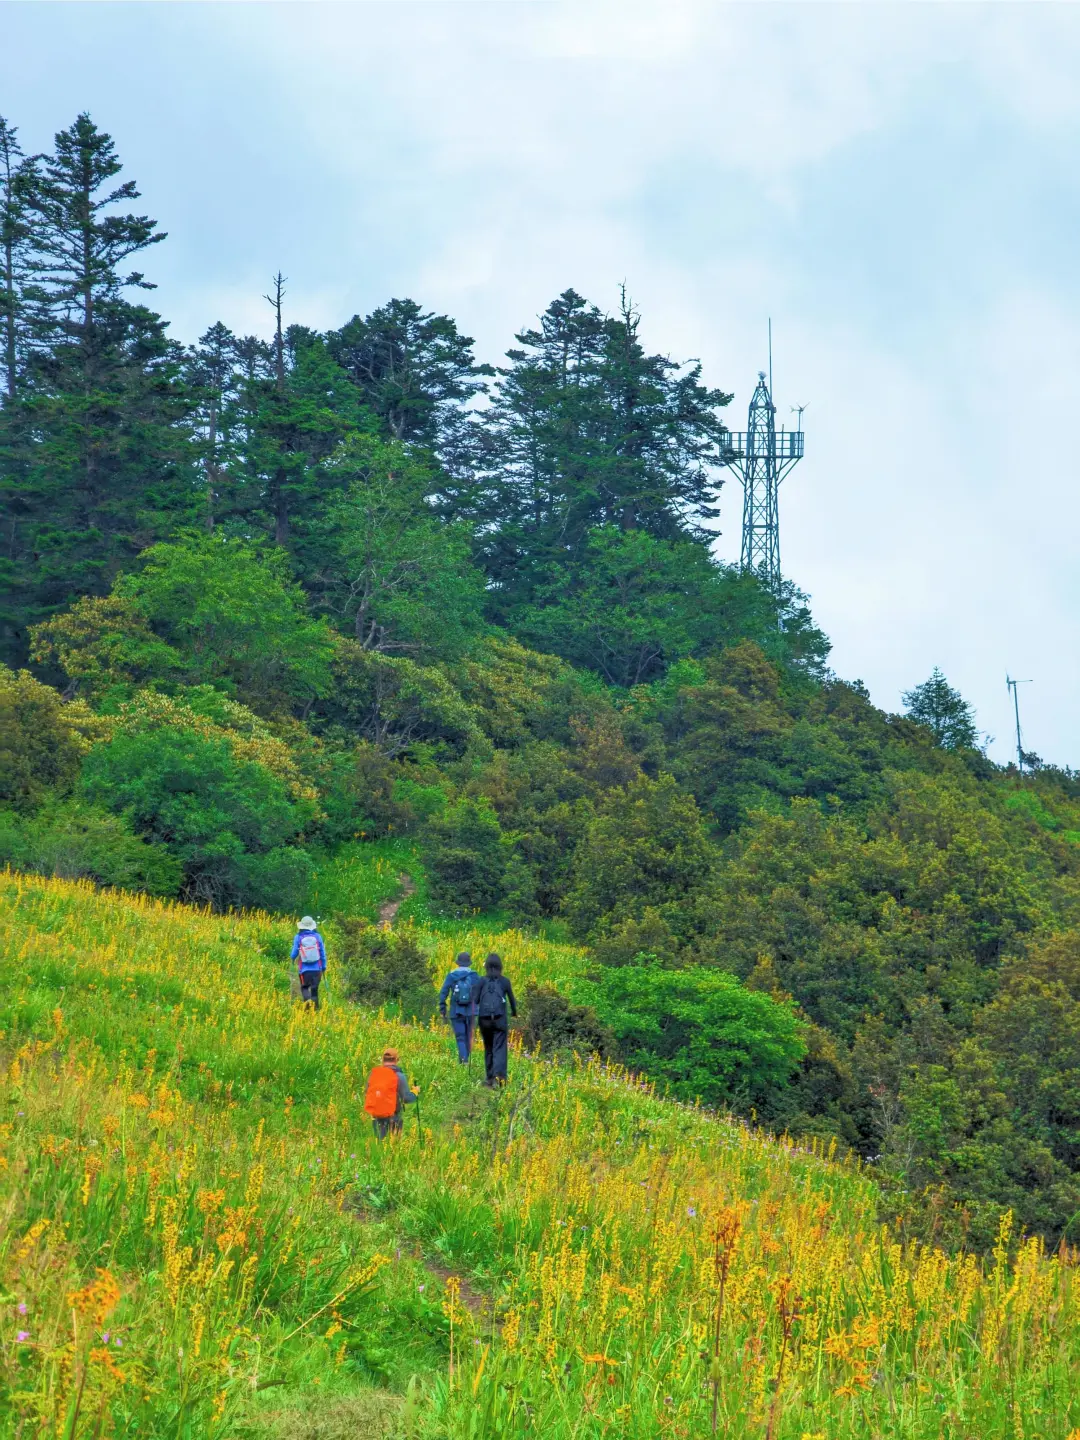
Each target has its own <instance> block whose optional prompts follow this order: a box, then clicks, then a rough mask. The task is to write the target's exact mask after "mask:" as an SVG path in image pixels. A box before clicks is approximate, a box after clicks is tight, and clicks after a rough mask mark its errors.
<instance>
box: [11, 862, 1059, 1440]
mask: <svg viewBox="0 0 1080 1440" xmlns="http://www.w3.org/2000/svg"><path fill="white" fill-rule="evenodd" d="M0 893H2V896H3V901H4V908H5V922H6V923H5V926H4V935H3V946H4V957H3V964H4V973H5V976H6V980H7V983H6V984H5V986H4V991H3V995H2V997H0V1032H2V1033H0V1076H2V1079H0V1089H2V1093H0V1435H2V1436H5V1437H6V1436H12V1437H14V1436H20V1437H30V1436H58V1437H64V1440H74V1437H77V1436H83V1437H96V1436H102V1437H106V1436H131V1437H135V1436H139V1437H168V1436H177V1437H204V1436H205V1437H218V1436H231V1435H247V1436H271V1435H275V1436H277V1435H281V1436H283V1435H289V1436H297V1437H312V1440H314V1437H315V1436H317V1435H322V1436H324V1437H330V1436H335V1435H346V1434H348V1435H353V1436H360V1437H363V1436H369V1435H370V1436H397V1435H400V1436H409V1437H416V1440H421V1437H428V1436H431V1437H435V1436H443V1437H446V1440H466V1437H469V1440H472V1437H475V1440H486V1437H497V1436H506V1437H517V1436H537V1437H539V1436H542V1437H545V1440H549V1437H550V1440H593V1437H600V1436H609V1437H612V1440H615V1437H620V1440H621V1437H628V1440H645V1437H653V1436H673V1437H674V1436H685V1437H695V1440H697V1437H707V1436H709V1435H711V1434H713V1433H716V1434H718V1435H722V1436H725V1437H730V1440H742V1437H747V1440H749V1437H754V1440H849V1437H890V1440H891V1437H905V1440H906V1437H910V1440H976V1437H979V1440H990V1437H1010V1440H1013V1437H1015V1440H1021V1437H1024V1440H1029V1437H1030V1440H1034V1437H1039V1440H1080V1304H1078V1302H1080V1295H1078V1285H1077V1279H1078V1275H1080V1270H1078V1268H1077V1265H1078V1261H1080V1256H1078V1255H1077V1253H1076V1252H1070V1251H1068V1250H1062V1251H1061V1252H1059V1253H1055V1254H1053V1255H1046V1254H1044V1253H1043V1250H1042V1248H1041V1246H1040V1244H1039V1243H1038V1242H1036V1241H1030V1240H1026V1239H1025V1238H1024V1237H1023V1236H1020V1235H1017V1234H1015V1233H1013V1231H1012V1229H1011V1224H1010V1220H1009V1217H1008V1216H1005V1217H1003V1218H1002V1223H1001V1228H1000V1234H999V1242H998V1245H997V1247H996V1250H995V1252H994V1254H993V1256H991V1257H989V1258H988V1259H987V1260H986V1261H985V1262H984V1261H982V1260H978V1259H976V1258H974V1257H971V1256H963V1255H961V1256H955V1257H953V1256H948V1255H946V1254H944V1253H942V1252H940V1251H938V1250H934V1249H927V1248H922V1247H919V1246H915V1245H906V1244H903V1243H901V1242H900V1241H899V1240H898V1239H897V1238H896V1236H895V1235H894V1233H893V1232H892V1231H891V1230H890V1228H889V1227H888V1226H887V1225H883V1224H882V1223H881V1216H880V1213H879V1203H880V1202H879V1197H878V1195H877V1193H876V1191H875V1187H874V1184H873V1182H872V1180H871V1178H869V1177H868V1176H867V1175H866V1174H864V1173H861V1172H860V1171H859V1170H858V1169H857V1168H855V1167H854V1166H851V1165H844V1164H839V1163H837V1162H835V1161H834V1160H832V1159H830V1158H829V1157H828V1156H827V1155H825V1154H818V1153H813V1151H807V1150H805V1149H799V1148H797V1147H795V1146H793V1145H790V1144H788V1143H786V1142H784V1141H775V1140H771V1139H769V1138H767V1137H765V1136H763V1135H759V1134H755V1133H753V1132H751V1131H749V1130H747V1129H745V1128H744V1127H742V1126H740V1125H737V1124H733V1123H729V1122H727V1121H725V1120H723V1119H718V1118H715V1117H712V1116H709V1115H707V1114H704V1113H702V1112H700V1111H697V1110H694V1109H690V1108H686V1107H682V1106H678V1105H674V1104H671V1103H669V1102H666V1101H664V1100H662V1099H659V1098H657V1097H655V1096H654V1095H652V1094H651V1093H650V1092H649V1091H648V1090H647V1089H646V1088H643V1087H641V1086H639V1085H637V1084H635V1083H634V1081H633V1079H632V1078H631V1077H628V1076H626V1075H625V1074H622V1073H620V1072H618V1071H614V1070H610V1069H607V1070H606V1069H603V1068H602V1067H600V1066H599V1065H597V1064H595V1063H593V1064H581V1065H577V1066H572V1067H567V1066H558V1065H554V1064H549V1063H547V1062H545V1061H543V1060H532V1059H529V1058H527V1057H524V1056H520V1055H518V1056H516V1057H515V1059H514V1063H513V1066H512V1071H513V1073H512V1078H511V1084H510V1085H509V1087H508V1088H507V1089H506V1090H505V1091H504V1092H501V1093H499V1094H497V1095H489V1094H487V1093H486V1092H484V1091H481V1090H478V1088H477V1081H478V1074H477V1071H476V1069H475V1066H474V1068H473V1069H472V1070H471V1071H469V1070H465V1069H463V1068H461V1067H458V1066H457V1064H456V1063H455V1062H454V1060H453V1057H452V1053H451V1051H452V1047H451V1045H450V1043H449V1042H448V1039H447V1037H446V1035H445V1032H443V1031H440V1030H438V1029H435V1028H432V1029H421V1028H411V1027H408V1026H404V1025H400V1024H398V1023H397V1022H396V1021H394V1020H391V1019H387V1018H385V1017H384V1016H381V1015H378V1014H372V1013H369V1012H367V1011H365V1010H363V1009H359V1008H356V1007H353V1006H349V1005H346V1004H344V1003H341V1002H340V1001H339V1000H338V999H337V997H335V994H334V989H333V973H332V971H331V974H330V980H329V985H330V995H329V1002H328V1004H327V1005H326V1007H325V1008H324V1009H323V1011H322V1012H321V1013H319V1014H318V1015H315V1014H312V1013H310V1012H307V1011H305V1010H303V1009H300V1008H298V1007H297V1006H295V1004H294V1003H293V1002H292V1001H291V999H290V990H289V967H288V965H287V963H286V962H285V958H284V957H285V956H286V955H287V953H288V944H289V940H290V937H291V927H290V926H289V925H287V924H286V923H285V922H283V921H277V920H273V919H270V918H267V917H265V916H257V915H253V916H246V917H239V918H227V917H221V916H216V915H211V914H208V913H204V912H200V911H194V910H189V909H185V908H184V907H182V906H179V905H173V904H166V903H160V902H156V901H151V900H147V899H142V898H136V897H130V896H124V895H117V894H105V893H99V892H95V891H94V890H92V889H91V888H90V887H88V886H84V885H81V884H71V883H66V882H60V881H47V880H42V879H37V878H30V877H25V876H16V875H11V874H6V875H0ZM475 938H476V939H477V940H482V939H486V938H487V937H479V936H478V937H475ZM500 940H501V942H502V944H501V948H502V949H503V951H504V954H505V955H506V956H507V961H508V970H509V971H510V973H511V974H512V975H513V977H514V978H515V980H517V979H518V977H519V975H520V976H522V977H525V976H527V975H528V973H529V972H530V971H532V972H533V973H534V975H537V976H538V975H539V974H540V973H541V971H543V970H544V968H545V966H547V967H548V969H549V970H550V971H551V972H552V973H551V975H549V978H553V976H559V975H563V974H564V973H566V974H568V973H569V970H570V968H572V965H573V961H574V956H573V952H572V951H570V950H569V948H567V947H562V948H561V949H558V947H555V948H556V949H558V953H557V954H556V953H553V954H552V955H551V956H546V955H545V952H544V946H543V942H541V941H535V940H533V941H527V940H525V939H524V937H521V936H508V937H500ZM440 946H441V947H442V948H441V949H440V948H439V947H440ZM445 949H446V942H445V940H443V939H442V938H437V939H433V940H432V942H431V953H432V961H433V967H434V968H438V966H439V965H441V964H442V963H443V961H444V960H445V958H446V956H445V954H444V953H442V952H443V951H444V950H445ZM387 1043H392V1044H394V1045H396V1046H397V1047H398V1048H399V1050H400V1051H401V1055H402V1061H403V1063H404V1065H405V1067H406V1069H407V1070H408V1072H409V1074H410V1075H411V1077H412V1078H413V1080H414V1082H415V1083H416V1084H418V1085H419V1086H420V1087H421V1091H422V1098H421V1105H420V1107H419V1109H420V1114H419V1116H418V1117H417V1116H415V1115H414V1114H410V1115H409V1116H408V1117H407V1123H406V1128H405V1131H404V1134H403V1135H402V1136H401V1138H400V1139H398V1140H397V1141H395V1142H392V1143H388V1144H385V1145H381V1146H379V1145H376V1144H375V1142H374V1141H373V1139H372V1137H371V1136H370V1133H369V1127H368V1124H367V1122H366V1120H365V1117H364V1115H363V1113H362V1090H363V1084H364V1080H365V1078H366V1072H367V1069H368V1067H369V1066H370V1064H371V1063H372V1061H373V1060H374V1059H375V1058H376V1057H377V1056H378V1054H379V1052H380V1051H381V1049H382V1047H383V1046H384V1045H385V1044H387ZM335 1427H336V1428H335Z"/></svg>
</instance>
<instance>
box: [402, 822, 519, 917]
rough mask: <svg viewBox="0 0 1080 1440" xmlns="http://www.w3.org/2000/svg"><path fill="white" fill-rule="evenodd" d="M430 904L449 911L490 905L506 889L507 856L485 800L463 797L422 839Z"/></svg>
mask: <svg viewBox="0 0 1080 1440" xmlns="http://www.w3.org/2000/svg"><path fill="white" fill-rule="evenodd" d="M421 856H422V858H423V861H424V866H425V868H426V870H427V875H428V896H429V899H430V901H431V904H432V906H433V907H434V908H435V909H436V910H439V911H441V912H442V913H444V914H447V915H463V914H466V913H468V912H469V911H484V910H490V909H492V908H493V907H494V906H496V905H497V904H498V903H499V901H500V900H501V899H502V898H503V896H504V894H505V893H506V871H507V863H508V860H509V855H508V853H507V847H506V844H505V841H504V840H503V834H502V830H501V828H500V826H499V821H498V818H497V816H496V815H495V812H494V811H493V810H492V808H491V806H490V804H489V803H488V801H487V800H485V799H480V800H459V801H458V802H457V804H456V805H452V806H450V808H449V809H448V810H447V811H446V813H445V814H444V815H440V816H436V817H434V818H433V819H432V820H431V821H429V823H428V826H427V828H426V830H425V831H424V834H423V836H422V838H421Z"/></svg>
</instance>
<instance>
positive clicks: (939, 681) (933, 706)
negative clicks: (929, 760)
mask: <svg viewBox="0 0 1080 1440" xmlns="http://www.w3.org/2000/svg"><path fill="white" fill-rule="evenodd" d="M903 700H904V705H905V706H906V707H907V714H908V715H909V716H910V717H911V719H912V720H917V721H918V722H919V724H920V725H926V726H928V727H929V728H930V729H931V730H932V731H933V734H934V739H935V740H936V741H937V743H938V744H939V745H941V746H942V747H943V748H944V749H946V750H974V749H975V747H976V746H977V745H978V743H979V732H978V730H977V729H976V726H975V710H974V708H973V707H972V706H971V705H969V704H968V702H967V701H966V700H965V699H964V697H963V696H962V695H961V694H960V691H959V690H954V689H953V688H952V686H951V685H950V684H949V682H948V681H947V680H946V679H945V676H944V675H943V674H942V673H941V671H940V670H939V669H938V668H937V666H936V665H935V666H934V671H933V674H932V675H931V676H930V678H929V680H924V681H923V683H922V684H921V685H916V686H915V688H914V690H908V691H906V692H905V694H904V697H903Z"/></svg>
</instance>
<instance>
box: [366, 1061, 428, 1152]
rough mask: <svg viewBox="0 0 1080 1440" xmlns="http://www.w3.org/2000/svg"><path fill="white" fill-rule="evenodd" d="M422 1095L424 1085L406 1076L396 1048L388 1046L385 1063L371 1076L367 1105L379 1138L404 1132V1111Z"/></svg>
mask: <svg viewBox="0 0 1080 1440" xmlns="http://www.w3.org/2000/svg"><path fill="white" fill-rule="evenodd" d="M419 1098H420V1087H419V1086H417V1088H416V1089H415V1090H413V1089H412V1088H411V1087H410V1085H409V1082H408V1080H407V1079H406V1078H405V1071H404V1070H402V1068H401V1066H400V1065H399V1064H398V1053H397V1051H396V1050H384V1051H383V1057H382V1064H381V1065H376V1066H375V1068H374V1070H372V1072H371V1074H370V1075H369V1076H368V1083H367V1093H366V1094H365V1096H364V1109H365V1110H366V1111H367V1113H368V1114H369V1115H370V1116H371V1123H372V1125H373V1126H374V1127H375V1138H376V1140H385V1139H386V1137H387V1135H400V1134H401V1125H402V1111H403V1109H404V1107H405V1106H406V1105H412V1104H413V1103H414V1102H415V1101H417V1100H419Z"/></svg>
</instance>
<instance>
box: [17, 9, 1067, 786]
mask: <svg viewBox="0 0 1080 1440" xmlns="http://www.w3.org/2000/svg"><path fill="white" fill-rule="evenodd" d="M0 36H2V39H0V113H3V114H5V115H6V116H7V117H8V119H9V120H10V121H12V122H13V123H15V124H17V125H19V126H20V129H21V138H22V140H23V143H24V146H25V148H27V149H41V148H44V147H46V146H47V145H48V144H49V142H50V138H51V135H52V133H53V132H54V131H55V130H56V129H58V128H59V127H60V126H62V125H67V124H68V123H70V121H71V120H72V119H73V118H74V116H75V114H76V113H77V112H78V111H79V110H82V109H87V110H89V111H90V112H91V114H92V115H93V117H94V119H95V120H96V121H97V123H98V124H99V125H101V126H102V127H103V128H105V129H108V130H109V131H111V132H112V134H113V135H114V137H115V139H116V141H117V145H118V148H119V152H120V155H121V158H122V159H123V160H124V162H125V166H126V171H125V173H126V175H129V176H131V177H134V178H135V179H136V180H137V181H138V183H139V185H140V187H141V189H142V192H143V202H142V205H141V206H140V208H144V209H145V210H146V211H148V212H149V213H150V214H152V215H154V216H155V217H156V218H157V219H158V220H159V222H160V223H161V224H162V225H163V226H164V227H165V228H166V229H167V230H168V231H169V234H170V238H169V240H168V241H167V242H166V243H165V244H164V245H162V246H160V247H159V248H158V249H157V251H156V252H154V254H153V256H152V259H151V261H150V263H149V265H148V269H149V270H150V273H151V276H152V278H154V279H156V280H157V281H158V283H159V286H160V288H159V290H158V291H157V295H156V298H155V303H156V304H157V305H158V308H160V309H161V311H162V313H163V314H164V315H165V316H166V317H168V318H169V319H170V320H171V321H172V326H173V333H174V334H176V335H177V336H178V337H179V338H181V339H184V340H191V339H194V338H195V337H196V336H197V335H198V334H199V333H200V332H201V331H203V330H204V329H206V328H207V327H208V326H209V325H210V324H211V323H212V322H213V321H215V320H218V319H221V320H224V321H225V322H226V323H227V324H229V325H231V326H233V327H234V328H239V329H243V330H247V331H250V330H257V331H261V332H263V333H265V332H266V331H267V329H268V323H269V311H268V309H267V307H266V305H265V303H264V302H263V301H262V299H261V298H260V297H261V295H262V293H263V292H264V291H265V290H266V288H267V283H268V280H269V276H270V274H271V273H272V272H273V271H274V270H276V269H278V268H279V267H280V268H281V269H282V270H283V271H284V272H285V274H286V275H288V276H289V286H288V290H289V294H288V297H287V301H286V305H287V310H288V318H289V319H290V320H295V321H301V322H303V323H306V324H310V325H317V326H327V325H332V324H333V325H337V324H340V323H342V322H343V321H344V320H345V319H347V318H348V317H349V316H351V315H352V314H354V313H355V312H357V311H360V312H366V311H368V310H370V309H371V308H373V307H374V306H376V305H378V304H380V303H382V302H383V301H385V300H386V299H388V298H389V297H391V296H404V295H408V296H411V297H413V298H414V299H416V300H418V301H420V302H421V303H422V304H423V305H425V306H426V307H430V308H433V309H437V310H440V311H447V312H449V313H450V314H452V315H454V316H455V317H456V318H457V320H458V322H459V324H460V325H461V326H462V328H463V329H464V330H465V331H466V332H467V333H468V334H470V335H473V336H475V337H476V341H477V351H478V354H479V356H480V357H481V358H483V359H486V360H491V361H497V360H498V359H499V357H500V356H501V354H502V352H503V351H504V350H505V349H506V347H507V346H508V345H509V344H511V343H512V334H513V332H514V330H516V329H520V328H522V327H523V326H524V325H526V324H529V323H531V322H532V320H533V319H534V317H535V316H536V315H537V313H538V312H540V311H541V310H542V309H544V307H545V306H546V305H547V303H548V302H549V301H550V300H551V299H552V298H553V297H554V296H555V295H556V294H557V293H558V292H560V291H561V290H563V289H565V288H566V287H567V286H569V285H573V286H574V287H575V288H576V289H578V290H580V291H581V292H582V293H584V294H585V295H586V296H588V298H589V299H591V300H593V301H595V302H596V303H597V304H599V305H602V306H605V307H612V306H614V305H615V304H616V303H617V299H618V286H619V284H620V282H622V281H625V282H626V284H627V286H628V288H629V291H630V294H631V295H632V297H633V299H634V300H635V301H636V303H637V304H638V306H639V308H640V310H641V312H642V315H643V327H642V328H643V338H644V340H645V342H646V343H647V344H648V345H649V347H650V348H652V349H655V350H661V351H664V352H666V353H669V354H670V355H672V356H673V357H676V358H679V359H684V358H687V357H689V356H696V357H700V359H701V360H702V361H703V363H704V366H705V375H706V379H707V380H708V381H709V382H710V383H712V384H715V385H719V386H721V387H723V388H725V389H728V390H733V391H734V392H735V401H734V402H733V404H732V406H731V407H730V410H729V423H731V424H732V426H733V428H743V427H744V425H745V415H746V406H747V403H748V401H749V397H750V392H751V391H752V389H753V385H754V382H755V378H756V372H757V371H758V369H759V368H761V367H762V366H763V365H764V364H765V355H766V322H767V319H768V317H769V316H770V315H771V316H772V320H773V334H774V355H775V359H774V368H775V377H776V401H777V405H778V413H779V417H780V418H785V417H787V415H788V413H789V410H788V407H790V406H792V405H794V404H796V403H800V404H808V406H809V409H808V410H807V412H806V416H805V421H804V424H805V428H806V431H807V440H806V459H805V460H804V461H803V462H802V464H801V465H800V466H798V467H797V468H796V470H795V471H794V473H793V475H792V476H791V478H790V479H789V480H788V481H787V483H786V485H785V487H784V490H783V491H782V495H781V554H782V558H783V566H784V571H785V573H786V574H788V575H790V576H791V577H792V578H793V579H794V580H796V581H797V582H798V583H799V584H800V585H801V586H802V588H803V589H804V590H806V591H807V592H808V593H809V594H810V595H811V597H812V602H813V608H814V613H815V616H816V618H817V620H818V622H819V623H820V624H821V625H822V626H823V628H824V629H825V630H826V632H827V633H828V634H829V635H830V636H831V638H832V640H833V643H834V650H833V656H832V661H833V665H834V668H835V669H836V670H837V672H838V673H839V674H841V675H843V676H845V677H847V678H849V679H854V678H861V679H862V680H864V681H865V682H866V684H867V685H868V686H869V687H870V691H871V694H872V695H873V698H874V699H875V701H876V702H877V703H878V704H879V705H882V706H884V707H885V708H887V709H890V710H892V709H898V708H900V695H901V692H902V691H903V690H905V689H908V688H910V686H912V685H913V684H915V683H917V682H919V681H920V680H923V679H925V678H926V676H927V675H928V674H929V672H930V671H931V669H932V668H933V667H934V666H935V665H939V666H940V667H941V668H942V670H944V672H945V674H946V675H947V676H948V678H949V679H950V681H951V682H952V683H953V684H954V685H957V686H958V687H959V688H960V689H961V690H962V691H963V693H964V695H965V696H966V697H967V698H968V699H970V700H971V701H973V702H974V704H975V705H976V707H977V712H978V722H979V725H980V728H981V729H983V730H985V731H987V732H989V733H991V734H993V735H995V736H996V737H997V739H996V740H995V742H994V743H993V744H992V746H991V753H992V754H993V755H994V756H995V757H996V758H999V759H1004V758H1006V757H1007V754H1008V750H1009V747H1010V745H1011V743H1012V712H1011V703H1010V701H1009V698H1008V695H1007V693H1006V689H1005V674H1006V671H1007V670H1008V671H1010V672H1011V673H1012V674H1014V675H1017V676H1019V677H1020V678H1021V679H1025V680H1026V679H1031V680H1032V681H1033V682H1034V683H1033V684H1031V685H1026V686H1024V687H1023V689H1022V692H1021V704H1022V718H1023V720H1024V729H1025V743H1026V746H1027V747H1028V748H1030V749H1033V750H1035V751H1037V752H1038V753H1039V754H1041V755H1043V756H1044V757H1045V758H1047V759H1052V760H1055V761H1057V762H1058V763H1066V764H1073V765H1080V733H1078V730H1077V726H1076V723H1075V716H1076V713H1077V710H1078V707H1080V666H1078V664H1077V651H1078V643H1077V642H1078V638H1080V636H1078V631H1080V625H1078V615H1080V574H1078V559H1080V524H1078V521H1080V499H1078V488H1077V480H1076V475H1077V468H1078V464H1080V461H1078V458H1077V454H1076V452H1077V450H1078V449H1080V426H1078V424H1077V415H1076V412H1077V408H1078V407H1077V400H1078V397H1080V266H1078V260H1080V246H1078V244H1077V242H1078V239H1080V234H1078V219H1080V213H1078V212H1080V169H1078V157H1080V143H1078V142H1080V7H1076V6H1071V5H1058V4H1050V5H1045V6H1044V5H1041V4H1036V3H1031V0H1026V3H1022V4H1017V5H1008V4H993V5H986V6H983V5H978V4H937V5H935V4H909V3H900V4H895V5H884V4H882V5H878V4H869V3H864V4H854V5H851V4H833V5H817V4H810V3H797V4H764V3H749V4H742V5H721V4H717V3H684V4H680V3H678V0H663V3H657V4H635V3H633V0H617V3H613V4H600V3H596V4H592V3H588V0H572V3H567V4H558V3H553V4H548V3H529V0H518V3H508V0H493V3H459V0H442V3H429V4H413V3H383V4H353V5H346V4H318V3H311V4H293V5H263V4H257V3H252V4H232V5H228V4H201V5H169V4H155V5H139V4H117V5H104V4H98V3H84V4H75V5H66V4H28V5H27V4H10V3H8V4H0ZM724 496H725V506H724V518H723V521H722V526H723V535H722V536H721V538H720V540H719V541H718V546H717V552H718V554H719V555H720V556H722V557H723V558H726V559H731V558H735V557H737V555H738V548H739V521H740V513H741V495H740V492H739V490H738V487H737V485H735V484H734V483H732V484H731V485H729V486H728V487H727V488H726V489H725V492H724Z"/></svg>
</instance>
